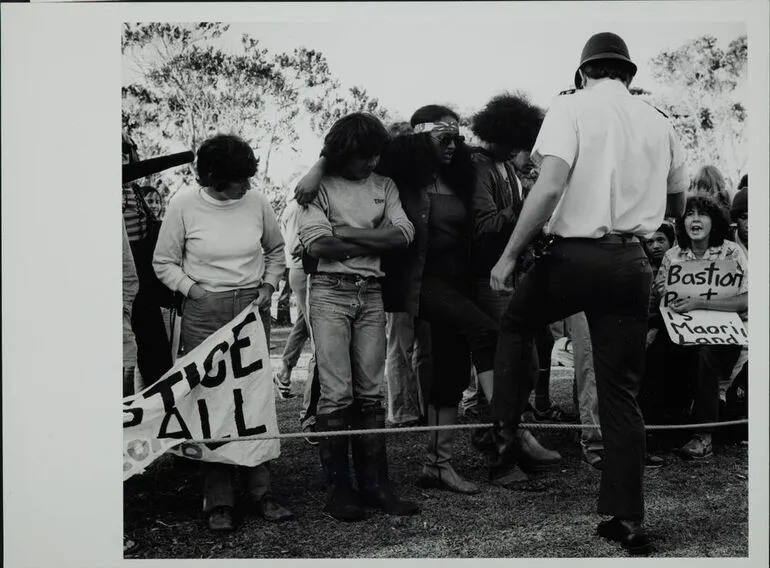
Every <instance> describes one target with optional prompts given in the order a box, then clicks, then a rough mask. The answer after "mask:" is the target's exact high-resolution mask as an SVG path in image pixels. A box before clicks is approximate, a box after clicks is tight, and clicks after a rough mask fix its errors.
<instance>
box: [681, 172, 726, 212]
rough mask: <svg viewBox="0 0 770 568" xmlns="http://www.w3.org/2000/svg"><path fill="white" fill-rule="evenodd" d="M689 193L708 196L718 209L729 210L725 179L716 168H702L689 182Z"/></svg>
mask: <svg viewBox="0 0 770 568" xmlns="http://www.w3.org/2000/svg"><path fill="white" fill-rule="evenodd" d="M690 192H691V193H696V194H697V193H705V194H706V195H710V196H711V197H712V198H713V199H714V200H715V201H716V202H717V203H718V204H719V206H720V207H723V208H724V209H728V210H729V209H730V194H729V193H728V192H727V187H726V185H725V177H724V176H723V175H722V172H720V171H719V168H717V167H716V166H710V165H709V166H702V167H701V168H700V169H699V170H698V172H697V173H696V174H695V177H694V178H693V179H692V181H691V182H690Z"/></svg>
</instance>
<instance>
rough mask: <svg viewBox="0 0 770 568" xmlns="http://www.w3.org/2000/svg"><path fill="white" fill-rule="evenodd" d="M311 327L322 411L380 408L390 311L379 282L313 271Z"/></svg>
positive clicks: (319, 412) (324, 413) (311, 282)
mask: <svg viewBox="0 0 770 568" xmlns="http://www.w3.org/2000/svg"><path fill="white" fill-rule="evenodd" d="M308 296H309V303H310V326H311V329H312V331H313V341H314V343H315V355H316V365H317V366H318V378H319V382H320V386H321V392H320V397H319V400H318V416H321V415H326V414H331V413H333V412H337V411H341V410H344V409H346V408H348V407H349V406H351V405H352V404H353V402H354V401H355V402H356V404H358V405H360V406H361V407H380V406H381V404H382V392H381V389H382V385H383V381H384V379H385V352H386V339H385V310H384V308H383V305H382V290H381V286H380V283H379V282H377V280H375V279H373V278H358V277H356V276H352V275H340V274H324V273H319V274H314V275H312V276H311V277H310V289H309V290H308Z"/></svg>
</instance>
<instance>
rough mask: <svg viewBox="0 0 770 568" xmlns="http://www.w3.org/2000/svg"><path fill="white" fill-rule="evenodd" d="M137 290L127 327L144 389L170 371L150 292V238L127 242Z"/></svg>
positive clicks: (167, 349) (168, 344) (164, 337)
mask: <svg viewBox="0 0 770 568" xmlns="http://www.w3.org/2000/svg"><path fill="white" fill-rule="evenodd" d="M131 253H132V254H133V256H134V263H135V264H136V272H137V275H138V276H139V291H138V292H137V294H136V297H135V298H134V305H133V307H132V310H131V327H132V329H133V331H134V337H135V339H136V348H137V367H138V368H139V373H140V374H141V375H142V380H143V382H144V385H145V386H149V385H151V384H152V383H154V382H155V381H157V380H158V379H159V378H161V377H162V376H163V375H164V374H165V373H166V371H168V370H169V369H170V368H171V365H172V364H173V363H172V359H171V342H170V341H169V338H168V335H167V334H166V326H165V324H164V323H163V315H162V314H161V311H160V305H159V304H158V303H157V298H156V297H155V295H154V293H153V284H152V283H153V276H154V273H153V268H152V254H153V249H152V242H151V241H150V239H144V240H141V241H135V242H132V243H131Z"/></svg>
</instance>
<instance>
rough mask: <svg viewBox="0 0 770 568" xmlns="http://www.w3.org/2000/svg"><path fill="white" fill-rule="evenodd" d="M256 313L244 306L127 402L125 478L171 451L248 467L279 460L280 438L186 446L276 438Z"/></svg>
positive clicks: (272, 398) (262, 337) (265, 352)
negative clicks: (207, 441)
mask: <svg viewBox="0 0 770 568" xmlns="http://www.w3.org/2000/svg"><path fill="white" fill-rule="evenodd" d="M257 310H258V308H257V307H256V306H254V305H252V306H250V307H248V308H247V309H245V310H244V311H243V312H241V313H240V314H239V315H238V316H237V317H236V318H235V319H233V321H231V322H230V323H229V324H227V325H226V326H224V327H222V328H221V329H219V330H218V331H217V332H216V333H214V334H213V335H211V337H209V338H208V339H206V341H204V342H203V343H201V344H200V345H199V346H198V347H197V348H195V349H194V350H192V351H191V352H190V353H187V354H186V355H185V356H184V357H182V358H180V359H177V361H176V363H175V364H174V366H173V367H172V368H171V370H169V371H168V372H167V373H166V374H165V375H163V377H161V378H160V379H159V380H158V381H156V382H155V383H154V384H152V385H151V386H149V387H147V388H146V389H145V390H143V391H142V392H140V393H138V394H136V395H133V396H131V397H128V398H126V399H124V400H123V479H124V480H126V479H128V478H129V477H131V476H132V475H134V474H136V473H141V472H142V471H144V469H145V468H146V467H147V466H148V465H149V464H150V463H151V462H152V461H153V460H155V459H156V458H157V457H158V456H160V455H161V454H163V453H164V452H166V451H169V450H172V449H173V450H172V451H174V453H178V454H179V455H182V456H185V457H189V458H193V459H200V460H203V461H216V462H222V463H229V464H237V465H246V466H254V465H259V464H260V463H263V462H265V461H268V460H272V459H275V458H277V457H278V456H279V454H280V444H279V441H278V440H255V441H245V442H232V443H219V444H200V443H190V442H188V441H187V440H196V439H197V440H200V439H212V438H228V437H233V438H235V437H241V436H253V435H259V434H264V435H275V434H277V433H278V424H277V420H276V414H275V394H274V392H273V378H272V373H271V371H270V356H269V352H268V349H267V345H266V341H265V332H264V329H263V327H262V320H261V319H260V317H259V313H258V311H257Z"/></svg>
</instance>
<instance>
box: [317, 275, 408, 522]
mask: <svg viewBox="0 0 770 568" xmlns="http://www.w3.org/2000/svg"><path fill="white" fill-rule="evenodd" d="M308 296H309V306H310V310H309V312H310V325H311V326H312V330H313V339H314V341H315V354H316V364H317V366H318V377H319V381H320V397H319V400H318V413H317V416H316V430H317V431H319V432H331V431H334V432H337V431H341V430H348V429H351V428H352V429H354V430H361V429H363V430H371V429H378V428H384V427H385V410H384V409H383V408H382V383H383V380H384V375H385V349H386V346H385V343H386V340H385V311H384V308H383V305H382V292H381V287H380V284H379V282H377V280H376V279H373V278H361V277H357V276H355V275H349V274H323V273H319V274H314V275H312V276H311V277H310V289H309V290H308ZM319 446H320V457H321V463H322V466H323V468H324V469H325V471H326V472H327V477H328V479H329V480H330V481H331V484H332V490H331V492H330V494H329V498H328V500H327V503H326V507H325V508H324V511H326V512H327V513H328V514H329V515H331V516H332V517H334V518H336V519H338V520H341V521H358V520H362V519H363V518H365V516H366V515H365V511H364V507H372V508H377V509H381V510H383V511H385V512H386V513H390V514H394V515H411V514H415V513H417V512H419V508H418V507H417V505H416V504H414V503H411V502H408V501H402V500H401V499H399V498H398V496H397V495H396V494H395V492H394V490H393V486H392V485H391V482H390V479H389V475H388V465H387V455H386V449H385V436H383V435H367V434H361V435H357V436H354V437H353V439H352V440H351V437H350V436H345V435H335V436H327V437H324V438H321V439H320V444H319ZM351 446H352V456H353V465H354V468H355V472H356V480H357V486H358V492H354V491H353V488H352V482H351V478H350V459H349V455H348V450H349V448H350V447H351Z"/></svg>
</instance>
